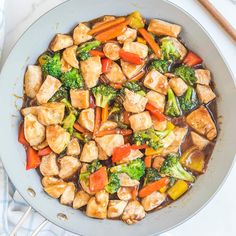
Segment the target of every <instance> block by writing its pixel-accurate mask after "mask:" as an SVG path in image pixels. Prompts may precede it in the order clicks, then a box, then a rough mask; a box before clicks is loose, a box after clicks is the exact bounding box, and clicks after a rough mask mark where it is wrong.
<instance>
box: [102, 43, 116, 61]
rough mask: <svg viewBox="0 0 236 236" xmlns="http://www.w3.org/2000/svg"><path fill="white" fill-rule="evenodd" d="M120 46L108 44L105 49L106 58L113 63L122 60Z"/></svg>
mask: <svg viewBox="0 0 236 236" xmlns="http://www.w3.org/2000/svg"><path fill="white" fill-rule="evenodd" d="M119 51H120V46H119V44H117V43H112V42H111V43H106V44H105V45H104V47H103V52H104V54H105V56H106V57H107V58H109V59H111V60H112V61H117V60H119V59H120V54H119Z"/></svg>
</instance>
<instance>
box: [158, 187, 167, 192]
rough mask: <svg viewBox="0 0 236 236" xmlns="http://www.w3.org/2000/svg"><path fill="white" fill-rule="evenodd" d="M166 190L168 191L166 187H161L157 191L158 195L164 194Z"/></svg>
mask: <svg viewBox="0 0 236 236" xmlns="http://www.w3.org/2000/svg"><path fill="white" fill-rule="evenodd" d="M167 189H168V187H167V186H165V187H162V188H161V189H160V190H159V192H160V193H165V192H166V190H167Z"/></svg>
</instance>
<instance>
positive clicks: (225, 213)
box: [0, 0, 236, 236]
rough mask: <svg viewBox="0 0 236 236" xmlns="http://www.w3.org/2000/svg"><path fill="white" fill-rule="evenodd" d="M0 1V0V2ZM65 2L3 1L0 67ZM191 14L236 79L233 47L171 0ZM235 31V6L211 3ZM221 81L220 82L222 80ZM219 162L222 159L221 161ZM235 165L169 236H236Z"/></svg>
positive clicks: (189, 0) (186, 4)
mask: <svg viewBox="0 0 236 236" xmlns="http://www.w3.org/2000/svg"><path fill="white" fill-rule="evenodd" d="M0 1H1V0H0ZM64 1H65V0H20V1H19V0H6V1H5V14H6V35H5V36H6V37H5V45H4V50H3V55H2V60H1V65H2V63H3V61H4V60H5V58H6V56H7V54H8V53H9V51H10V49H11V47H12V46H13V45H14V43H15V42H16V40H17V39H18V37H19V36H20V35H21V34H22V33H23V32H24V31H25V30H26V29H27V28H28V27H29V25H30V24H31V23H33V22H34V21H35V20H36V19H37V18H38V17H39V16H41V15H42V14H43V13H45V12H46V11H48V10H49V9H51V8H53V7H54V6H56V5H58V4H60V3H62V2H64ZM171 2H174V3H176V4H177V5H179V6H181V7H182V8H184V9H185V10H186V11H188V12H189V13H190V14H192V15H193V16H194V17H195V18H196V19H197V20H198V21H199V22H200V23H201V24H202V25H203V26H204V27H205V28H206V29H207V31H208V32H209V33H210V35H211V36H212V37H213V39H214V41H215V42H216V43H217V45H218V46H219V48H220V50H221V52H222V54H223V55H224V57H225V59H226V61H227V62H228V64H229V66H230V68H231V70H232V72H233V74H234V77H235V78H236V66H235V62H236V44H235V42H233V41H232V40H231V39H230V37H229V36H227V35H226V34H225V33H224V31H223V30H222V29H221V27H219V26H218V25H217V24H216V23H215V21H214V20H213V19H212V18H211V17H210V16H209V14H208V13H207V12H206V11H205V10H204V9H203V8H202V7H201V6H200V5H199V4H198V3H197V1H195V0H171ZM211 2H212V3H213V4H214V5H215V6H216V7H217V8H218V9H219V10H220V11H221V12H222V14H223V15H224V16H225V17H226V18H227V19H228V20H229V21H230V22H231V24H232V25H233V26H234V27H235V28H236V5H235V4H233V0H211ZM222 79H224V78H222ZM222 158H223V157H222ZM235 179H236V165H235V166H234V167H233V169H232V171H231V174H230V176H229V177H228V179H227V181H226V183H225V184H224V186H223V187H222V189H221V190H220V191H219V192H218V194H217V195H216V196H215V198H214V199H213V200H212V201H211V202H210V203H209V204H208V205H207V206H206V207H205V208H204V209H203V210H202V211H201V212H199V213H198V214H197V215H196V216H194V217H193V218H192V219H190V220H189V221H187V222H186V223H184V224H182V225H181V226H179V227H177V228H175V229H173V230H171V231H169V232H168V233H166V234H165V235H166V236H167V235H171V236H185V235H186V236H187V235H191V236H198V235H208V236H211V235H212V236H213V235H214V236H222V235H227V236H234V235H236V224H235V219H236V201H235V196H236V188H235Z"/></svg>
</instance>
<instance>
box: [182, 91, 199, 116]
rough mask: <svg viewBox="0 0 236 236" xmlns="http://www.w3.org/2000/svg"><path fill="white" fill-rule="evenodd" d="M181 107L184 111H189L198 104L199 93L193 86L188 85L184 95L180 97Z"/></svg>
mask: <svg viewBox="0 0 236 236" xmlns="http://www.w3.org/2000/svg"><path fill="white" fill-rule="evenodd" d="M179 103H180V107H181V109H182V110H183V111H185V112H188V111H191V110H192V109H194V108H195V107H196V106H197V105H198V99H197V94H196V92H195V90H194V89H193V88H192V87H188V89H187V91H186V93H185V94H184V96H183V97H180V98H179Z"/></svg>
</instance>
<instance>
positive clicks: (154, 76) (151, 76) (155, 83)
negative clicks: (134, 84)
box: [143, 69, 168, 95]
mask: <svg viewBox="0 0 236 236" xmlns="http://www.w3.org/2000/svg"><path fill="white" fill-rule="evenodd" d="M143 84H144V86H145V87H147V88H149V89H152V90H154V91H156V92H159V93H161V94H164V95H166V94H167V89H168V80H167V77H166V76H165V75H163V74H161V73H160V72H158V71H157V70H155V69H152V70H151V71H150V72H149V73H148V74H147V75H146V77H145V79H144V81H143Z"/></svg>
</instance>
